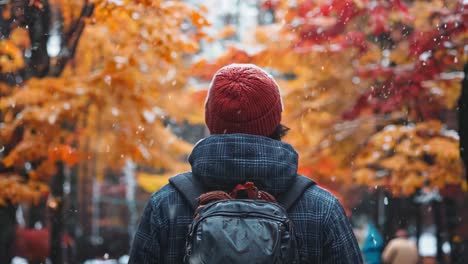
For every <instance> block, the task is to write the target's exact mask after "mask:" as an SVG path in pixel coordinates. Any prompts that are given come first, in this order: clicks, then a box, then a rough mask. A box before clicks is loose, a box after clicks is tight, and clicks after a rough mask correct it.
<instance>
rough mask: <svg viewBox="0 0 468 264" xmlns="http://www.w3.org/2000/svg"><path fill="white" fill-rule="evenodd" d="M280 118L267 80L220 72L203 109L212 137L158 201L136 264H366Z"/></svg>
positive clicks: (144, 224)
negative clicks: (302, 171) (305, 170)
mask: <svg viewBox="0 0 468 264" xmlns="http://www.w3.org/2000/svg"><path fill="white" fill-rule="evenodd" d="M282 112H283V103H282V99H281V95H280V90H279V86H278V84H277V83H276V81H275V80H274V79H273V77H271V76H270V75H269V74H268V73H267V72H265V71H264V70H262V69H261V68H259V67H257V66H255V65H252V64H231V65H228V66H225V67H223V68H221V69H220V70H219V71H218V72H217V73H216V74H215V75H214V77H213V79H212V82H211V85H210V89H209V92H208V95H207V98H206V103H205V123H206V125H207V127H208V129H209V131H210V136H208V137H206V138H204V139H203V140H201V141H199V142H198V143H197V144H196V145H195V147H194V149H193V151H192V153H191V154H190V156H189V159H188V161H189V163H190V165H191V168H192V170H191V172H187V173H182V174H179V175H176V176H174V177H172V178H171V179H170V183H169V184H167V185H166V186H164V187H163V188H162V189H160V190H159V191H157V192H155V193H154V194H153V195H152V196H151V198H150V200H149V201H148V204H147V206H146V208H145V210H144V213H143V216H142V218H141V222H140V225H139V228H138V230H137V232H136V235H135V237H134V240H133V245H132V249H131V252H130V260H129V263H131V264H149V263H167V264H173V263H174V264H175V263H223V264H229V263H323V264H347V263H349V264H360V263H362V258H361V254H360V250H359V247H358V244H357V241H356V238H355V236H354V234H353V232H352V229H351V226H350V224H349V222H348V219H347V218H346V215H345V212H344V210H343V208H342V206H341V205H340V203H339V202H338V200H337V199H336V198H335V197H334V196H333V195H332V194H330V193H329V192H328V191H326V190H324V189H322V188H321V187H320V186H318V185H317V184H315V183H314V182H313V181H312V180H310V179H308V178H306V177H304V176H301V175H298V173H297V168H298V154H297V152H296V151H295V150H294V148H293V147H292V146H291V145H289V144H287V143H285V142H282V141H281V138H282V137H283V136H284V135H285V134H286V132H287V130H288V128H286V127H285V126H283V125H282V124H281V115H282ZM240 198H241V200H239V199H240Z"/></svg>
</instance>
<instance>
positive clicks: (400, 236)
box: [382, 229, 419, 264]
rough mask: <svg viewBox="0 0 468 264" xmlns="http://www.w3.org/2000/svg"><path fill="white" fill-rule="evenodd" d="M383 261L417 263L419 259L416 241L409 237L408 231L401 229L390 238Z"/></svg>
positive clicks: (391, 263)
mask: <svg viewBox="0 0 468 264" xmlns="http://www.w3.org/2000/svg"><path fill="white" fill-rule="evenodd" d="M382 261H383V263H385V264H417V263H418V261H419V253H418V248H417V247H416V243H414V242H413V241H411V240H410V239H409V237H408V232H407V231H406V230H404V229H399V230H398V231H397V232H396V234H395V238H394V239H392V240H390V242H389V243H388V245H387V246H386V247H385V249H384V251H383V253H382Z"/></svg>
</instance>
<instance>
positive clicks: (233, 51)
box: [194, 0, 467, 196]
mask: <svg viewBox="0 0 468 264" xmlns="http://www.w3.org/2000/svg"><path fill="white" fill-rule="evenodd" d="M263 7H264V8H265V9H268V10H269V12H271V13H274V15H275V19H276V21H277V22H276V23H273V24H271V25H266V26H261V27H259V28H258V29H257V33H256V41H257V42H256V43H255V44H257V45H259V44H260V45H263V49H261V51H259V52H257V53H254V54H252V53H251V52H250V53H249V52H246V51H244V50H242V49H240V48H235V47H232V48H229V49H228V50H227V52H226V54H225V55H223V56H221V57H220V58H219V59H218V60H216V61H214V62H209V61H201V62H199V63H198V64H196V65H195V66H194V69H195V70H194V71H195V73H196V74H197V76H199V78H201V79H205V80H208V79H209V78H210V76H211V75H212V74H213V73H214V71H215V70H216V69H217V68H219V67H220V66H222V65H224V64H228V63H232V62H240V63H243V62H244V63H247V62H252V63H256V64H259V65H260V66H263V67H265V68H267V69H268V70H270V72H271V73H272V74H273V75H275V76H276V78H277V79H279V83H280V86H281V87H282V90H283V96H284V101H285V107H286V112H285V116H284V119H285V123H286V124H288V125H289V126H290V127H291V128H292V130H291V133H290V136H289V137H288V141H289V142H291V143H292V144H293V145H294V146H295V147H296V149H298V150H299V152H300V157H301V160H300V168H301V172H304V173H306V174H308V175H309V176H311V177H313V178H314V179H318V181H319V182H323V183H324V184H325V185H326V186H332V188H337V189H338V190H339V191H344V190H343V186H344V188H349V187H348V186H350V184H356V183H358V184H365V185H368V186H369V187H372V188H374V187H375V186H382V187H386V188H389V190H393V191H394V192H393V193H394V194H395V195H397V196H398V195H409V194H412V193H414V192H415V191H416V190H417V189H419V188H423V187H425V186H429V187H433V188H443V186H445V185H446V184H454V183H455V184H460V183H461V182H462V172H461V164H460V158H459V156H458V155H456V154H454V155H455V156H453V157H452V158H453V159H450V160H451V161H450V162H453V163H451V164H452V165H453V166H455V168H456V169H454V170H452V171H451V173H450V174H444V173H440V174H438V175H439V177H433V176H428V175H431V173H428V170H433V169H432V166H438V168H439V169H442V168H443V167H444V166H445V165H446V162H445V161H444V160H443V159H440V160H439V159H431V162H435V164H426V165H427V166H426V167H419V169H420V171H418V172H417V174H418V175H419V176H418V177H420V178H418V180H414V179H415V178H414V177H413V178H412V180H407V181H404V182H400V181H398V180H397V179H400V178H399V177H398V176H397V175H396V173H395V175H392V173H390V174H388V175H386V176H385V177H384V178H386V179H388V180H387V181H386V180H383V179H381V178H379V177H380V176H376V174H375V173H377V172H378V169H376V168H375V166H374V165H371V164H368V167H369V168H370V169H371V170H372V169H374V170H373V172H374V174H373V175H374V177H370V176H369V175H368V176H369V178H368V179H367V180H366V181H363V178H362V174H361V171H360V166H362V163H361V161H362V160H361V158H362V157H363V156H364V155H366V154H365V153H369V149H368V148H369V146H370V145H369V144H371V143H370V142H371V141H372V139H373V138H375V137H378V135H375V136H374V134H375V133H378V132H379V131H381V130H382V129H383V128H384V127H388V126H389V125H397V126H400V125H402V126H406V125H408V124H410V125H408V127H407V128H406V129H408V130H410V131H413V132H412V133H415V132H414V131H420V130H419V129H423V128H427V129H429V127H430V125H434V124H439V123H437V122H436V121H433V120H441V121H442V122H444V121H445V118H446V117H445V113H447V112H450V111H452V109H453V108H454V107H455V105H456V101H457V98H458V97H459V95H460V76H461V74H459V72H458V71H459V70H460V69H461V68H462V67H463V61H464V58H465V55H464V51H463V47H464V44H463V43H465V42H466V26H467V24H466V21H467V19H466V16H467V14H466V10H467V8H466V4H464V3H463V2H462V1H451V2H450V3H449V2H447V1H438V0H434V1H400V0H394V1H383V0H382V1H366V0H365V1H354V0H345V1H341V0H336V1H320V0H317V1H308V0H303V1H296V2H294V3H291V2H290V1H264V2H263ZM421 122H422V123H421ZM413 126H416V127H417V128H418V129H412V127H413ZM402 129H405V128H402ZM433 129H435V130H434V133H433V134H434V135H439V136H438V137H440V138H439V139H440V141H439V143H441V142H444V143H441V144H442V145H443V144H445V147H446V148H447V150H450V152H451V153H457V149H458V140H457V139H456V138H453V137H447V136H445V135H446V134H447V133H446V132H443V131H445V130H444V129H443V128H441V127H440V125H437V126H436V127H434V128H433ZM429 131H432V130H429ZM382 133H384V132H382ZM418 133H419V132H418ZM441 133H442V134H441ZM384 134H385V133H384ZM387 136H388V135H387ZM412 137H413V136H410V138H412ZM414 137H416V136H414ZM392 140H393V139H392ZM415 140H416V139H415ZM420 140H421V142H420V143H418V144H422V145H425V144H429V145H432V142H430V138H427V137H421V138H420ZM418 142H419V141H418ZM378 143H380V144H382V145H375V143H373V144H372V145H373V146H375V147H374V148H375V149H379V148H382V147H384V146H385V145H383V144H384V142H381V141H380V142H378ZM415 144H416V143H415ZM428 151H429V150H428ZM431 151H434V150H431ZM431 151H429V152H431ZM424 153H426V152H421V153H419V155H423V154H424ZM424 155H431V156H432V155H434V153H432V152H431V153H426V154H424ZM420 158H421V157H420ZM422 160H424V159H422ZM358 161H359V162H358ZM450 162H449V163H450ZM356 164H359V166H356ZM405 165H406V163H400V164H399V165H398V166H405ZM450 168H451V167H450ZM408 169H410V168H408ZM413 169H414V168H413ZM448 170H450V169H448ZM445 172H448V171H445ZM452 173H454V174H452ZM381 174H382V173H381V172H380V173H378V175H381ZM448 175H451V176H448ZM393 176H395V179H394V180H391V179H392V178H393ZM370 179H372V180H370ZM401 188H403V190H402V189H401Z"/></svg>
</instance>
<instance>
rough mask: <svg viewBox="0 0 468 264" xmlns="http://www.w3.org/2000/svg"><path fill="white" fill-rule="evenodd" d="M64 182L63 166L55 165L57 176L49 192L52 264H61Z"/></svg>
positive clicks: (60, 163) (53, 179)
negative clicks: (52, 201) (51, 204)
mask: <svg viewBox="0 0 468 264" xmlns="http://www.w3.org/2000/svg"><path fill="white" fill-rule="evenodd" d="M64 182H65V175H64V165H63V163H62V162H58V163H57V175H55V176H54V177H53V178H52V182H51V185H50V187H51V188H50V191H51V195H52V198H53V199H55V202H56V203H55V204H54V206H53V207H50V209H51V210H52V212H51V216H52V219H51V220H52V221H51V230H50V260H51V262H52V264H62V263H63V249H62V238H63V231H64V217H63V204H64V201H63V199H64V192H63V184H64Z"/></svg>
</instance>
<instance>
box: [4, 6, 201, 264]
mask: <svg viewBox="0 0 468 264" xmlns="http://www.w3.org/2000/svg"><path fill="white" fill-rule="evenodd" d="M49 2H50V6H49V8H51V9H53V8H56V9H60V10H62V12H67V13H66V14H67V15H66V16H64V17H63V19H64V20H65V21H71V20H72V18H73V14H74V12H75V11H76V10H77V9H76V8H74V6H67V5H63V4H61V3H60V2H57V3H55V2H53V3H52V2H51V1H49ZM43 3H44V2H43V1H35V2H34V3H33V4H35V5H39V7H41V5H40V4H43ZM68 3H70V2H68ZM72 3H73V4H76V3H75V2H72ZM93 4H94V6H95V9H94V14H93V16H92V17H91V18H90V19H88V20H87V21H86V22H87V25H86V27H85V28H84V31H83V34H82V36H81V40H80V43H79V44H78V46H77V48H76V56H75V58H74V59H73V60H71V61H70V62H69V63H68V65H67V67H65V69H64V70H63V72H62V74H61V75H60V77H58V78H55V77H45V76H44V75H35V76H37V77H44V78H40V79H39V78H32V79H30V80H28V81H27V82H25V83H24V84H22V85H21V86H15V87H8V88H6V86H5V85H4V86H2V87H3V88H2V92H3V95H4V96H2V98H1V99H0V110H1V111H2V126H1V127H0V134H1V137H0V146H2V156H0V158H1V164H2V166H3V167H2V174H1V175H0V186H1V188H0V190H1V191H0V202H1V203H2V204H3V205H5V204H17V203H19V202H35V201H37V199H39V198H40V197H41V196H43V195H44V194H47V192H48V190H49V187H48V183H55V186H57V187H58V190H57V191H54V190H53V189H54V188H55V187H54V185H53V186H52V195H51V196H49V200H48V205H49V207H51V208H52V209H54V210H53V211H54V212H56V213H57V215H58V218H57V219H62V218H63V215H62V214H63V211H62V210H63V208H62V206H63V202H64V201H63V198H64V197H63V195H62V194H63V190H60V186H61V184H60V183H62V182H63V171H62V169H61V167H60V166H57V164H63V165H64V166H68V167H72V166H75V165H77V164H79V165H80V166H79V170H80V177H85V178H86V177H88V178H89V177H94V178H95V179H96V180H97V181H100V180H102V179H103V177H104V173H105V171H106V170H115V171H118V170H120V168H121V167H122V166H123V164H125V162H126V161H127V160H129V159H130V160H133V161H135V162H138V163H140V164H146V165H149V166H152V167H153V168H165V169H177V168H178V166H179V165H180V164H181V163H180V161H179V157H181V156H183V155H185V154H186V153H187V152H188V151H189V149H190V145H189V144H188V143H185V142H184V141H182V140H180V139H178V138H177V137H176V136H174V135H173V134H172V133H171V131H169V130H168V129H167V128H166V127H165V126H164V124H163V121H165V120H166V119H168V118H171V117H170V116H169V113H170V112H175V109H173V108H172V106H171V103H170V102H171V101H173V100H174V101H175V100H176V98H175V97H172V96H174V95H176V94H177V92H178V91H179V92H181V91H183V90H184V89H185V88H184V87H185V83H186V81H187V76H188V74H189V71H188V69H186V67H185V66H184V65H185V64H184V62H185V56H186V54H189V53H192V52H194V51H196V50H197V41H198V39H199V38H200V37H202V36H203V33H202V31H201V27H202V26H204V25H206V24H207V22H206V20H205V19H204V18H203V16H202V15H201V13H200V11H199V10H197V9H195V8H193V7H191V6H188V5H186V4H184V3H180V2H172V1H169V2H168V1H126V0H125V1H119V2H109V1H94V3H93ZM67 8H68V9H67ZM54 25H55V24H54ZM122 25H125V30H122ZM19 39H22V38H19ZM7 41H9V42H8V43H9V45H10V44H11V45H13V46H12V47H17V46H18V45H20V44H21V43H16V42H15V41H17V40H16V39H13V38H12V36H11V35H10V38H9V39H8V40H7ZM20 57H21V56H20ZM26 57H27V56H26ZM15 58H16V57H15ZM2 65H3V64H2ZM34 65H35V64H21V67H20V68H19V69H21V68H22V67H23V66H25V67H34ZM2 69H4V67H2ZM13 70H16V68H11V69H10V68H5V71H9V72H10V74H12V73H13V72H14V73H15V74H16V71H13ZM51 76H54V75H53V74H52V75H51ZM62 186H63V185H62ZM62 188H63V187H62ZM81 195H89V194H85V193H82V194H81ZM62 224H63V223H61V224H60V225H62ZM59 229H60V230H62V227H59ZM60 230H59V231H60ZM52 232H53V231H52ZM59 233H61V232H59ZM56 237H59V240H60V236H56ZM56 242H57V241H56ZM58 243H59V245H58V246H60V241H58ZM56 246H57V245H56ZM52 252H53V251H52ZM56 254H58V255H56V256H55V257H53V263H61V261H62V260H61V255H60V250H59V251H58V252H56Z"/></svg>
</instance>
